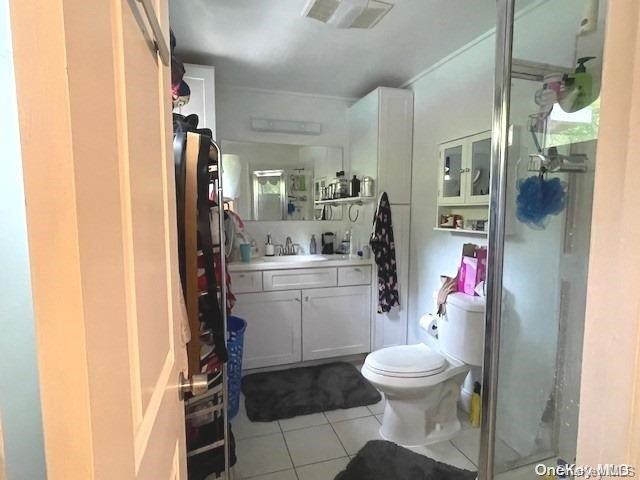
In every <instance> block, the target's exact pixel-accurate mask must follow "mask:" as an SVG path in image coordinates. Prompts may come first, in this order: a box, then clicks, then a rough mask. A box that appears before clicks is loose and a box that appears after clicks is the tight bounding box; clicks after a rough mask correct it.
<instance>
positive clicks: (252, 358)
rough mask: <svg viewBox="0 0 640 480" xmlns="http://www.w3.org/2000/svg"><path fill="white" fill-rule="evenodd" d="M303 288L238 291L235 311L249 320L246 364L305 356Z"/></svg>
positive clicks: (254, 365)
mask: <svg viewBox="0 0 640 480" xmlns="http://www.w3.org/2000/svg"><path fill="white" fill-rule="evenodd" d="M300 303H301V292H300V290H292V291H284V292H263V293H244V294H239V295H236V305H235V307H234V308H233V315H235V316H237V317H240V318H243V319H244V320H246V321H247V330H246V334H245V339H244V354H243V360H242V361H243V367H244V368H257V367H269V366H273V365H282V364H285V363H295V362H299V361H300V360H302V353H301V352H302V309H301V307H300Z"/></svg>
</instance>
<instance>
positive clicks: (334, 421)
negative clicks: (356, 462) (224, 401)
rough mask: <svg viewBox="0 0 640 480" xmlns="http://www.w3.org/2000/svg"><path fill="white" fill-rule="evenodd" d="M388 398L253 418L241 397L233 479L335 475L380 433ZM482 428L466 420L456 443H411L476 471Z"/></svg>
mask: <svg viewBox="0 0 640 480" xmlns="http://www.w3.org/2000/svg"><path fill="white" fill-rule="evenodd" d="M383 411H384V401H382V402H380V403H378V404H376V405H372V406H369V407H357V408H351V409H348V410H334V411H331V412H324V413H315V414H312V415H304V416H300V417H295V418H290V419H287V420H280V421H275V422H268V423H265V422H255V423H254V422H251V421H250V420H249V419H248V418H247V416H246V411H245V408H244V398H242V399H241V405H240V413H239V414H238V416H237V417H236V418H234V419H233V420H232V422H231V423H232V427H233V433H234V435H235V437H236V445H237V446H236V449H237V450H236V451H237V455H238V463H237V464H236V466H235V468H234V473H235V480H240V479H241V480H247V479H251V480H333V479H334V477H335V476H336V475H337V474H338V472H340V471H342V470H344V468H345V467H346V465H347V463H348V462H349V460H350V458H351V457H353V456H354V455H355V454H356V453H357V452H358V451H359V450H360V449H361V448H362V447H363V446H364V445H365V443H366V442H368V441H369V440H375V439H379V438H380V434H379V432H378V431H379V429H380V425H381V422H382V413H383ZM478 442H479V429H472V428H470V427H469V426H468V423H466V424H465V430H464V431H463V432H462V434H461V435H460V437H459V438H457V439H455V440H454V441H452V442H442V443H438V444H435V445H429V446H428V447H417V448H412V450H413V451H415V452H417V453H420V454H422V455H427V456H429V457H431V458H433V459H435V460H438V461H441V462H446V463H449V464H451V465H455V466H457V467H460V468H465V469H468V470H476V469H477V467H476V465H475V463H476V462H477V460H476V459H477V456H478V453H477V452H478Z"/></svg>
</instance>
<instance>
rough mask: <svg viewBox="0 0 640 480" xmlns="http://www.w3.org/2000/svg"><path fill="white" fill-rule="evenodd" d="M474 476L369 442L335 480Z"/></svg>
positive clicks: (389, 445)
mask: <svg viewBox="0 0 640 480" xmlns="http://www.w3.org/2000/svg"><path fill="white" fill-rule="evenodd" d="M476 475H477V474H476V473H475V472H470V471H469V470H462V469H460V468H456V467H453V466H451V465H447V464H446V463H441V462H436V461H435V460H432V459H431V458H429V457H425V456H423V455H419V454H417V453H414V452H412V451H411V450H407V449H406V448H404V447H401V446H399V445H396V444H395V443H392V442H387V441H384V440H372V441H370V442H369V443H367V444H366V445H365V446H364V447H363V448H362V450H360V451H359V452H358V454H357V455H356V456H355V457H353V459H352V460H351V461H350V462H349V465H347V468H346V470H344V471H343V472H340V473H339V474H338V476H337V477H336V478H335V480H475V478H476Z"/></svg>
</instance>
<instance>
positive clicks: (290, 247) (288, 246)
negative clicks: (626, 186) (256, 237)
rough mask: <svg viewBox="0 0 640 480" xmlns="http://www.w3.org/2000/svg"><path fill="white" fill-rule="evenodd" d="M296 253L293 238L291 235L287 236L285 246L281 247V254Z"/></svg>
mask: <svg viewBox="0 0 640 480" xmlns="http://www.w3.org/2000/svg"><path fill="white" fill-rule="evenodd" d="M295 254H296V247H295V245H294V243H293V240H291V237H287V239H286V240H285V242H284V247H282V248H281V249H280V255H295Z"/></svg>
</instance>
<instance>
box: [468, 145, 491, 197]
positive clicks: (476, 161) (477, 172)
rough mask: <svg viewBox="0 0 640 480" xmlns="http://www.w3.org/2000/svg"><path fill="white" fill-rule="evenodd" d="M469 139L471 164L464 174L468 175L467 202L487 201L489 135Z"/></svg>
mask: <svg viewBox="0 0 640 480" xmlns="http://www.w3.org/2000/svg"><path fill="white" fill-rule="evenodd" d="M482 136H483V137H484V138H478V139H477V140H471V165H470V169H469V171H468V172H466V171H465V175H468V176H469V182H468V188H469V193H468V203H489V183H490V182H489V180H490V175H489V172H490V166H491V137H490V136H489V137H487V136H486V135H485V134H482Z"/></svg>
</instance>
